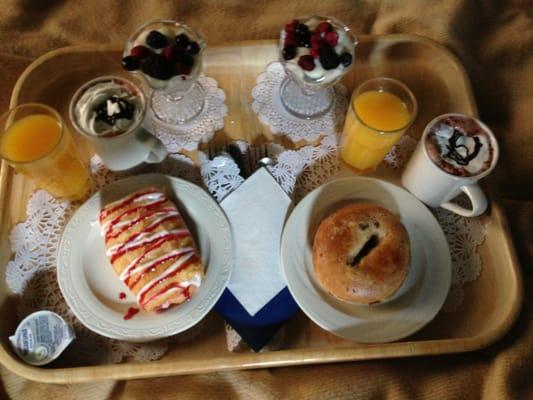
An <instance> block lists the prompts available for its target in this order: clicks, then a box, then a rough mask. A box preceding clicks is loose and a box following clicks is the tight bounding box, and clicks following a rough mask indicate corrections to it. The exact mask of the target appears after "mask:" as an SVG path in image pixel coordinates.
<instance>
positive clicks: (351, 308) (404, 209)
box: [281, 177, 451, 343]
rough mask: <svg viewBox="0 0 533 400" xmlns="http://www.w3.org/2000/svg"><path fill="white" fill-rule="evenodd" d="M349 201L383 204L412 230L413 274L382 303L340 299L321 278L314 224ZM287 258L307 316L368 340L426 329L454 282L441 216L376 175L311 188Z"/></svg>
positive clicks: (290, 229) (291, 230)
mask: <svg viewBox="0 0 533 400" xmlns="http://www.w3.org/2000/svg"><path fill="white" fill-rule="evenodd" d="M347 202H366V203H368V202H370V203H374V204H378V205H381V206H383V207H385V208H387V209H388V210H390V211H391V212H393V213H394V214H396V215H398V216H399V217H400V219H401V221H402V223H403V224H404V226H405V228H406V229H407V232H408V233H409V238H410V242H411V265H410V269H409V274H408V276H407V278H406V280H405V282H404V284H403V285H402V287H401V288H400V289H399V290H398V292H397V293H396V294H395V295H394V296H393V297H392V298H391V299H389V300H387V301H386V302H383V303H381V304H375V305H370V306H367V305H356V304H350V303H347V302H342V301H339V300H336V299H334V298H333V297H331V295H329V294H328V293H326V292H325V291H324V290H322V289H321V288H320V286H319V284H318V283H317V281H316V279H315V275H314V271H313V261H312V258H313V257H312V245H313V238H314V236H315V232H316V230H317V228H318V225H319V224H320V222H321V221H322V219H324V218H325V217H326V216H327V215H328V214H329V213H331V212H332V211H333V210H334V209H335V208H337V207H339V206H341V205H343V204H346V203H347ZM281 260H282V266H283V273H284V274H285V278H286V280H287V285H288V287H289V290H290V292H291V294H292V295H293V297H294V299H295V300H296V302H297V303H298V305H299V306H300V308H301V309H302V310H303V311H304V312H305V313H306V314H307V316H308V317H309V318H311V319H312V320H313V321H314V322H315V323H316V324H317V325H319V326H320V327H321V328H323V329H325V330H327V331H330V332H332V333H334V334H335V335H337V336H340V337H343V338H346V339H350V340H355V341H358V342H362V343H383V342H391V341H395V340H400V339H402V338H404V337H406V336H409V335H411V334H413V333H414V332H416V331H417V330H419V329H421V328H422V327H423V326H424V325H426V324H427V323H428V322H429V321H431V320H432V319H433V318H434V317H435V315H436V314H437V313H438V311H439V310H440V308H441V307H442V305H443V303H444V301H445V299H446V296H447V294H448V291H449V289H450V283H451V256H450V252H449V249H448V244H447V242H446V237H445V236H444V233H443V231H442V229H441V227H440V225H439V223H438V222H437V220H436V219H435V217H433V215H432V214H431V213H430V212H429V210H428V209H427V208H426V207H425V206H424V205H423V204H422V203H421V202H420V201H418V200H417V199H416V198H414V197H413V196H412V195H411V194H410V193H408V192H406V191H405V190H403V189H401V188H400V187H398V186H395V185H392V184H390V183H387V182H384V181H381V180H377V179H372V178H361V177H350V178H341V179H336V180H334V181H331V182H329V183H326V184H324V185H322V186H320V187H318V188H317V189H315V190H314V191H312V192H311V193H309V194H308V195H307V196H306V197H305V198H304V199H303V200H302V201H301V202H300V203H299V204H298V206H297V207H296V208H295V209H294V211H293V212H292V214H291V215H290V217H289V219H288V221H287V224H286V225H285V229H284V231H283V236H282V243H281Z"/></svg>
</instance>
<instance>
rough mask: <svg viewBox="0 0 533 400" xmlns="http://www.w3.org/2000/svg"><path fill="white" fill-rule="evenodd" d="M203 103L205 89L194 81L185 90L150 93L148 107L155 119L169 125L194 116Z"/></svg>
mask: <svg viewBox="0 0 533 400" xmlns="http://www.w3.org/2000/svg"><path fill="white" fill-rule="evenodd" d="M204 105H205V91H204V88H203V87H202V85H201V84H200V83H199V82H194V83H193V84H192V85H191V87H190V89H189V90H188V91H186V92H182V91H172V90H168V91H158V90H154V92H153V93H152V97H151V101H150V107H151V109H152V111H153V114H154V116H155V118H156V119H158V120H159V121H161V122H164V123H165V124H169V125H182V124H185V123H187V122H190V121H192V120H193V119H194V118H196V117H197V116H198V115H200V113H201V112H202V110H203V109H204Z"/></svg>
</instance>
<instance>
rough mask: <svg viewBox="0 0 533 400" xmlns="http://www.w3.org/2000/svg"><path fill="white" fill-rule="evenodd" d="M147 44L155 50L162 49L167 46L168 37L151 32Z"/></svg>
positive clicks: (157, 32)
mask: <svg viewBox="0 0 533 400" xmlns="http://www.w3.org/2000/svg"><path fill="white" fill-rule="evenodd" d="M146 44H147V45H148V46H150V47H151V48H153V49H162V48H163V47H165V46H166V45H167V37H166V36H165V35H163V34H162V33H161V32H159V31H151V32H150V33H149V34H148V36H147V37H146Z"/></svg>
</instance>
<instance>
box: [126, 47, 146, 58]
mask: <svg viewBox="0 0 533 400" xmlns="http://www.w3.org/2000/svg"><path fill="white" fill-rule="evenodd" d="M150 53H151V51H150V49H149V48H148V47H145V46H141V45H138V46H135V47H134V48H132V49H131V51H130V56H132V57H135V58H139V59H142V58H145V57H148V56H149V55H150Z"/></svg>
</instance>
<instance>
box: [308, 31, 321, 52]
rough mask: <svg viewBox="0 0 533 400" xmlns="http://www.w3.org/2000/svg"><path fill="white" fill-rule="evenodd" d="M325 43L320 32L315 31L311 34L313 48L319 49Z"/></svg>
mask: <svg viewBox="0 0 533 400" xmlns="http://www.w3.org/2000/svg"><path fill="white" fill-rule="evenodd" d="M323 45H324V42H323V41H322V38H321V37H320V35H319V34H318V33H315V34H313V35H312V36H311V48H312V49H315V50H319V49H320V48H321V47H322V46H323Z"/></svg>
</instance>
